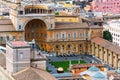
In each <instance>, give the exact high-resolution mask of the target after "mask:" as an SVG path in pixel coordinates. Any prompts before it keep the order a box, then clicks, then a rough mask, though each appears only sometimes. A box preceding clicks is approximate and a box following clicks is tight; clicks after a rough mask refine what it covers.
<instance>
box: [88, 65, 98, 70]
mask: <svg viewBox="0 0 120 80" xmlns="http://www.w3.org/2000/svg"><path fill="white" fill-rule="evenodd" d="M99 70H100V69H99V68H97V67H96V66H92V67H90V68H89V69H88V71H99Z"/></svg>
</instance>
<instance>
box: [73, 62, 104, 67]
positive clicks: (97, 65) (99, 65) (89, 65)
mask: <svg viewBox="0 0 120 80" xmlns="http://www.w3.org/2000/svg"><path fill="white" fill-rule="evenodd" d="M92 66H96V67H103V66H104V65H103V64H98V63H91V64H76V65H73V66H72V68H82V67H92Z"/></svg>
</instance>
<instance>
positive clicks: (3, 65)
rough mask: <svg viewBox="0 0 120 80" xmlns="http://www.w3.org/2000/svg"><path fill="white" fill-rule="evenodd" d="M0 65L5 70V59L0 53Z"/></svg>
mask: <svg viewBox="0 0 120 80" xmlns="http://www.w3.org/2000/svg"><path fill="white" fill-rule="evenodd" d="M0 65H1V66H2V67H3V68H4V69H5V68H6V57H5V55H4V54H3V53H0Z"/></svg>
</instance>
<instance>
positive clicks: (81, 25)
mask: <svg viewBox="0 0 120 80" xmlns="http://www.w3.org/2000/svg"><path fill="white" fill-rule="evenodd" d="M80 28H89V26H88V25H87V24H86V23H69V22H66V23H63V22H56V23H55V29H80Z"/></svg>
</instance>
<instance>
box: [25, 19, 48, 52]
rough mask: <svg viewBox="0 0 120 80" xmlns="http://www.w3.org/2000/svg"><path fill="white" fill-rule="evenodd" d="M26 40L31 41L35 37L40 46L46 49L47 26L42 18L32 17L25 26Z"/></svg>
mask: <svg viewBox="0 0 120 80" xmlns="http://www.w3.org/2000/svg"><path fill="white" fill-rule="evenodd" d="M24 30H25V40H26V41H29V42H31V41H32V40H33V39H34V40H35V42H36V43H38V45H39V46H40V49H42V50H45V49H46V41H47V26H46V23H45V22H44V21H43V20H41V19H32V20H30V21H28V22H27V24H26V25H25V27H24Z"/></svg>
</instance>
